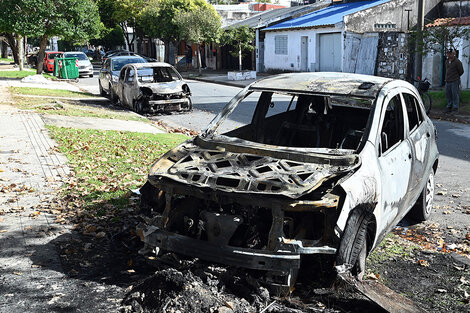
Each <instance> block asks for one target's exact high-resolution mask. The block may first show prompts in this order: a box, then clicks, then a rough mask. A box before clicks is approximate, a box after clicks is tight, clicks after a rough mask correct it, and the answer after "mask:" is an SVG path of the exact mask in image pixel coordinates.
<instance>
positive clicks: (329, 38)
mask: <svg viewBox="0 0 470 313" xmlns="http://www.w3.org/2000/svg"><path fill="white" fill-rule="evenodd" d="M341 51H342V49H341V33H330V34H320V71H321V72H340V71H341Z"/></svg>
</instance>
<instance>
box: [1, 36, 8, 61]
mask: <svg viewBox="0 0 470 313" xmlns="http://www.w3.org/2000/svg"><path fill="white" fill-rule="evenodd" d="M1 57H2V58H3V59H5V58H7V57H8V45H7V43H6V42H5V41H4V40H2V56H1Z"/></svg>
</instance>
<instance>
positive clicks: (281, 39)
mask: <svg viewBox="0 0 470 313" xmlns="http://www.w3.org/2000/svg"><path fill="white" fill-rule="evenodd" d="M274 53H275V54H287V35H277V36H274Z"/></svg>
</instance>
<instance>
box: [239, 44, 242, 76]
mask: <svg viewBox="0 0 470 313" xmlns="http://www.w3.org/2000/svg"><path fill="white" fill-rule="evenodd" d="M238 70H239V71H240V72H241V71H242V45H241V44H238Z"/></svg>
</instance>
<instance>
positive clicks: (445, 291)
mask: <svg viewBox="0 0 470 313" xmlns="http://www.w3.org/2000/svg"><path fill="white" fill-rule="evenodd" d="M436 291H437V292H438V293H447V290H445V289H441V288H439V289H437V290H436Z"/></svg>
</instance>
